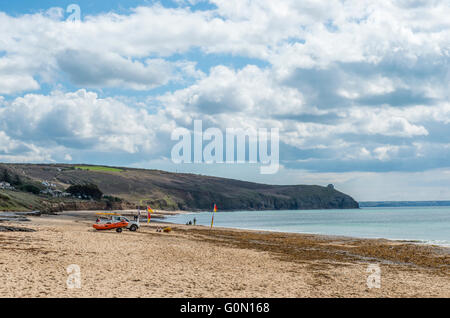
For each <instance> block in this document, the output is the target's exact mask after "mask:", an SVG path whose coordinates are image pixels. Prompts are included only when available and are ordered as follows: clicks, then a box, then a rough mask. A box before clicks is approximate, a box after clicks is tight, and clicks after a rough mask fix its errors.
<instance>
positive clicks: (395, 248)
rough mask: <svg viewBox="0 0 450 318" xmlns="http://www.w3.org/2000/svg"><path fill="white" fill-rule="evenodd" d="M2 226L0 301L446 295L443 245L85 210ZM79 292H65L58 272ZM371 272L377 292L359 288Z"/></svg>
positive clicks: (449, 283)
mask: <svg viewBox="0 0 450 318" xmlns="http://www.w3.org/2000/svg"><path fill="white" fill-rule="evenodd" d="M28 218H29V219H30V221H29V222H21V223H20V224H19V223H17V222H15V223H13V222H2V223H1V225H3V226H16V227H17V226H19V227H25V228H29V229H33V230H36V232H0V280H1V282H2V285H1V286H0V297H450V251H449V249H448V248H443V247H436V246H425V245H418V244H413V243H409V242H397V241H388V240H378V239H377V240H370V239H355V238H345V237H329V236H320V235H305V234H289V233H274V232H262V231H247V230H234V229H224V228H214V229H212V230H211V229H209V228H207V227H203V226H185V225H171V227H172V229H173V231H172V232H171V233H163V232H156V229H157V228H158V227H162V226H167V224H162V223H155V222H157V219H152V222H151V223H150V225H147V224H143V225H142V227H141V228H140V229H139V230H138V231H137V232H130V231H127V230H125V231H124V232H123V233H120V234H119V233H116V232H114V231H95V230H94V229H93V228H92V223H93V222H94V220H95V214H94V212H92V211H76V212H63V213H61V214H60V215H43V216H41V217H33V216H31V217H28ZM71 264H76V265H78V266H79V267H80V269H81V288H79V289H78V288H75V289H69V288H67V284H66V281H67V278H68V275H69V274H68V273H67V271H66V269H67V267H68V266H69V265H71ZM369 266H379V268H380V283H381V286H380V288H369V287H368V285H367V280H368V276H369V275H371V272H370V271H369V272H368V267H369Z"/></svg>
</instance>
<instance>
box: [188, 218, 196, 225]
mask: <svg viewBox="0 0 450 318" xmlns="http://www.w3.org/2000/svg"><path fill="white" fill-rule="evenodd" d="M196 224H197V219H196V218H194V219H193V220H192V221H189V222H187V223H186V225H196Z"/></svg>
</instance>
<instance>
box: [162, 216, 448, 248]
mask: <svg viewBox="0 0 450 318" xmlns="http://www.w3.org/2000/svg"><path fill="white" fill-rule="evenodd" d="M195 213H208V212H186V213H179V214H195ZM209 213H210V212H209ZM176 214H177V213H174V214H168V216H172V215H176ZM162 219H164V217H163V218H162ZM164 223H170V224H176V225H185V224H182V223H175V222H171V221H164ZM197 226H206V227H208V226H207V225H197ZM214 227H216V226H214ZM221 228H224V229H236V230H243V231H264V232H271V233H288V234H304V235H318V236H325V237H330V238H349V239H362V240H388V241H392V242H403V243H411V244H420V245H425V246H438V247H442V248H448V249H449V251H450V242H449V241H447V240H445V243H439V242H438V241H442V240H430V239H428V240H427V239H417V238H389V237H381V236H380V237H362V236H353V235H341V234H326V233H319V232H294V231H280V230H276V229H264V228H246V227H228V226H221Z"/></svg>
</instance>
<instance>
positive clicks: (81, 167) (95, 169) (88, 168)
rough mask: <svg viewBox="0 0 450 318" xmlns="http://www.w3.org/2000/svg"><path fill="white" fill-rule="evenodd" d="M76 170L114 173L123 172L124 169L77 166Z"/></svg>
mask: <svg viewBox="0 0 450 318" xmlns="http://www.w3.org/2000/svg"><path fill="white" fill-rule="evenodd" d="M75 169H80V170H89V171H113V172H122V171H123V170H122V169H119V168H112V167H104V166H75Z"/></svg>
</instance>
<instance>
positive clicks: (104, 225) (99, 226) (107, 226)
mask: <svg viewBox="0 0 450 318" xmlns="http://www.w3.org/2000/svg"><path fill="white" fill-rule="evenodd" d="M127 226H128V222H127V221H125V220H123V219H122V220H120V221H118V222H114V221H113V220H110V221H107V222H101V223H95V224H94V225H92V227H93V228H94V229H96V230H113V229H116V232H118V233H121V232H122V229H123V228H124V227H125V228H126V227H127Z"/></svg>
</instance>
